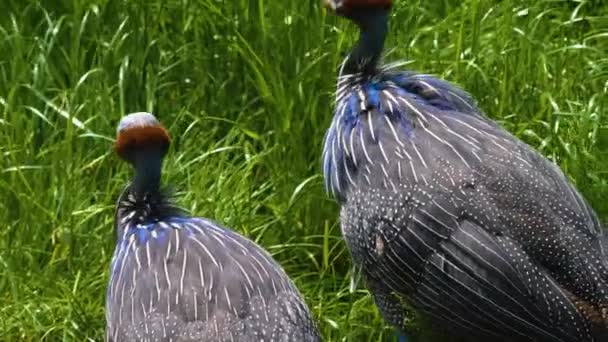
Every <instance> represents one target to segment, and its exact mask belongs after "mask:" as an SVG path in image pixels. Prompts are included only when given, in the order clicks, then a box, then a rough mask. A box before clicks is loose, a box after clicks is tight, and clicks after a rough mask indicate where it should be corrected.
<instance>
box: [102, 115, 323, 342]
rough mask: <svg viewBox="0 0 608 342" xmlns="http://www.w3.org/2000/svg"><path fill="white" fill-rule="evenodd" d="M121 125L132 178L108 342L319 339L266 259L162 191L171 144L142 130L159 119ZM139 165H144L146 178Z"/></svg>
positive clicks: (122, 210) (123, 205)
mask: <svg viewBox="0 0 608 342" xmlns="http://www.w3.org/2000/svg"><path fill="white" fill-rule="evenodd" d="M124 122H126V123H127V124H126V125H123V126H127V127H121V126H119V139H118V140H117V151H118V152H119V154H120V155H121V156H122V157H123V158H125V159H127V160H129V161H133V162H134V165H135V166H136V176H135V179H134V181H133V183H131V184H130V185H129V186H128V187H127V188H126V189H125V190H124V192H123V193H122V195H121V196H120V198H119V200H118V203H117V211H116V223H115V228H116V234H117V236H116V238H117V242H116V249H115V252H114V257H113V259H112V266H111V274H110V282H109V286H108V290H107V300H106V319H107V326H106V340H108V341H113V342H119V341H167V342H168V341H176V342H177V341H184V342H185V341H214V342H215V341H218V342H219V341H320V336H319V334H318V331H317V329H316V327H315V323H314V321H313V319H312V315H311V313H310V311H309V309H308V307H307V306H306V304H305V302H304V300H303V299H302V298H301V296H300V294H299V292H298V290H297V288H296V287H295V285H294V284H293V282H292V281H291V280H290V279H289V278H288V276H287V275H286V274H285V272H284V271H283V269H282V268H281V266H280V265H279V264H278V263H277V262H276V261H274V260H273V258H272V257H271V256H270V255H269V254H268V253H267V252H266V251H264V250H263V249H262V248H261V247H259V246H258V245H256V244H255V243H254V242H252V241H251V240H249V239H247V238H245V237H243V236H241V235H239V234H237V233H235V232H233V231H231V230H230V229H228V228H225V227H223V226H221V225H220V224H218V223H216V222H213V221H211V220H208V219H204V218H197V217H191V216H188V215H186V214H185V213H184V212H183V211H182V210H180V209H178V208H176V207H175V206H174V205H173V203H172V202H171V201H170V200H169V197H168V196H167V195H166V194H164V193H163V192H162V191H161V190H159V189H158V181H159V179H160V178H159V176H160V170H155V169H154V167H158V168H160V165H161V163H159V162H158V160H157V159H158V157H160V156H161V155H164V153H165V152H166V147H162V144H163V142H165V141H166V142H167V143H168V136H167V137H166V138H163V136H162V132H164V129H163V130H160V129H157V130H156V132H155V133H154V132H153V133H150V132H148V133H149V134H146V133H145V132H144V131H143V130H141V127H144V128H146V129H147V130H148V131H150V128H151V127H156V126H159V124H158V122H156V119H155V118H154V117H153V116H151V114H147V113H137V114H131V116H127V117H125V118H124V119H123V122H121V124H122V123H124ZM133 127H135V128H133ZM161 127H162V126H161ZM156 128H158V127H156ZM132 129H133V130H135V132H132V131H130V130H132ZM137 130H141V131H139V132H138V131H137ZM121 139H122V140H121ZM155 144H156V145H161V147H162V148H155ZM158 151H160V154H159V153H158ZM141 155H144V157H145V158H143V159H142V158H140V156H141ZM148 158H149V159H153V160H155V162H152V161H148ZM161 158H162V157H161ZM138 165H140V166H141V165H145V166H147V168H146V169H145V170H144V171H143V172H144V174H143V175H141V174H139V173H140V172H142V171H141V169H138Z"/></svg>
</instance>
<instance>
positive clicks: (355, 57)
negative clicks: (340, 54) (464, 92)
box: [343, 9, 389, 74]
mask: <svg viewBox="0 0 608 342" xmlns="http://www.w3.org/2000/svg"><path fill="white" fill-rule="evenodd" d="M388 15H389V11H388V10H384V9H382V10H372V12H366V13H356V14H355V15H353V17H352V19H353V21H354V22H355V23H356V24H357V26H359V32H360V33H359V41H358V42H357V44H356V45H355V47H354V48H353V50H352V52H351V53H350V54H349V56H348V59H347V60H346V64H345V66H344V70H343V72H344V73H346V74H355V73H361V72H362V73H373V72H375V69H376V66H377V64H378V60H379V59H380V55H381V54H382V50H383V49H384V41H385V40H386V35H387V33H388Z"/></svg>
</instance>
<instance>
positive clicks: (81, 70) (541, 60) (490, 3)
mask: <svg viewBox="0 0 608 342" xmlns="http://www.w3.org/2000/svg"><path fill="white" fill-rule="evenodd" d="M0 13H2V15H0V154H1V157H0V340H1V341H39V340H44V341H60V340H63V341H85V340H101V339H102V336H103V328H104V310H103V305H104V296H105V287H106V282H107V278H108V269H109V263H110V258H111V254H112V251H113V248H114V246H113V239H114V237H113V234H112V222H113V213H114V201H115V199H116V197H117V195H118V194H119V192H120V191H121V190H122V188H123V187H124V185H125V184H126V182H127V181H128V180H129V177H130V174H131V170H130V169H129V168H128V166H127V165H125V164H124V163H122V162H121V161H120V160H119V159H118V158H117V157H116V156H115V155H114V154H113V152H112V142H113V139H114V134H115V127H116V125H117V123H118V121H119V119H120V117H121V116H122V115H124V114H126V113H128V112H133V111H152V112H154V113H156V114H157V116H158V117H159V119H160V120H161V121H163V122H164V123H165V124H166V126H167V127H168V129H169V131H170V132H171V133H172V137H173V145H172V148H171V150H170V154H169V156H168V159H167V162H166V164H165V168H164V171H165V173H164V180H165V181H166V183H167V184H171V185H172V186H173V187H174V188H175V189H177V192H178V194H179V195H180V196H181V197H180V201H179V203H180V204H181V205H183V206H184V207H185V208H187V209H189V210H190V211H191V212H192V213H193V214H196V215H200V216H206V217H210V218H214V219H216V220H218V221H220V222H223V223H224V224H226V225H228V226H230V227H234V229H235V230H237V231H239V232H241V233H243V234H244V235H246V236H248V237H250V238H252V239H254V240H256V241H258V242H259V243H260V244H262V245H263V246H265V247H266V248H267V249H268V250H269V251H270V252H271V253H272V254H273V255H274V256H275V258H276V259H277V260H279V261H280V262H281V263H282V264H283V265H284V267H285V269H286V270H287V271H288V273H289V274H290V275H291V276H292V278H293V279H295V281H296V283H297V285H298V286H299V288H300V289H301V291H302V292H303V294H304V295H305V296H306V299H307V302H308V303H309V305H310V306H311V308H312V310H313V312H314V314H315V316H316V318H317V320H318V322H319V324H320V327H321V329H322V332H323V334H324V336H325V338H326V340H327V341H382V340H391V339H392V338H393V330H392V329H391V328H390V327H387V326H385V325H384V323H383V321H382V319H381V318H380V316H379V314H378V312H377V311H376V309H375V308H374V306H373V304H372V301H371V299H370V297H369V296H368V294H367V292H366V291H365V290H364V289H363V286H362V284H361V283H356V282H351V264H350V258H349V255H348V251H347V250H346V247H345V245H344V243H343V242H342V240H341V238H340V230H339V226H338V223H337V214H338V211H337V206H336V205H335V203H334V202H333V201H332V200H331V199H330V198H328V197H327V196H326V195H325V193H324V189H323V185H322V177H321V175H320V169H321V168H320V156H321V148H322V141H323V136H324V132H325V129H326V128H327V127H328V125H329V122H330V119H331V110H332V100H333V97H332V93H333V91H334V84H335V82H334V79H335V71H336V66H337V65H338V63H339V62H340V61H341V59H342V58H343V56H344V54H345V53H346V52H347V51H348V47H349V46H350V45H351V44H352V42H353V40H354V39H355V37H356V30H355V29H354V28H353V27H351V26H350V25H348V24H347V23H346V22H344V21H342V20H338V19H336V18H334V17H330V16H327V15H326V14H325V13H324V12H323V10H321V8H320V0H284V1H268V0H224V1H221V0H180V1H176V0H165V1H160V0H149V1H143V0H133V1H123V0H93V1H89V0H86V1H85V0H54V1H50V0H49V1H35V0H32V1H21V0H2V1H1V2H0ZM387 46H388V47H389V48H391V51H390V52H389V54H388V56H387V60H396V59H405V60H408V61H411V64H409V65H408V68H410V69H413V70H419V71H423V72H425V73H431V74H435V75H439V76H441V77H443V78H445V79H448V80H450V81H453V82H456V83H458V84H460V85H462V86H463V87H464V88H465V89H467V90H468V91H470V92H471V93H472V94H473V95H474V97H475V98H477V99H478V101H479V103H480V106H481V107H482V108H483V109H484V111H485V112H486V113H487V114H488V115H489V116H490V117H492V118H494V119H496V120H498V121H500V123H501V124H503V125H504V126H505V127H506V128H507V129H508V130H510V131H511V132H514V133H515V134H516V135H517V136H519V137H521V138H522V139H524V140H525V141H526V142H528V143H529V144H531V145H532V146H534V147H536V148H538V149H539V150H540V151H542V153H544V154H545V155H546V156H548V157H549V158H551V159H553V160H555V161H556V162H557V163H558V164H559V165H560V167H561V168H562V169H563V170H565V172H566V173H567V174H568V175H569V176H570V177H571V179H572V181H573V182H575V183H576V185H577V187H578V188H579V189H580V190H581V191H582V192H583V193H584V195H585V197H586V198H587V199H588V200H589V201H590V202H591V203H592V205H593V207H594V208H595V209H596V210H597V212H598V214H599V216H600V217H601V219H602V220H603V222H608V201H607V200H606V198H608V3H605V2H604V3H603V2H602V1H591V0H589V1H584V0H581V1H561V0H537V1H514V0H503V1H498V0H463V1H460V0H441V1H439V0H438V1H399V2H397V5H396V8H395V11H394V17H393V18H392V22H391V34H390V39H389V41H388V43H387Z"/></svg>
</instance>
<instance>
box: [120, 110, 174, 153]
mask: <svg viewBox="0 0 608 342" xmlns="http://www.w3.org/2000/svg"><path fill="white" fill-rule="evenodd" d="M169 142H170V140H169V134H168V133H167V130H166V129H165V127H163V126H162V125H161V124H160V122H158V120H156V117H154V115H152V114H150V113H143V112H140V113H132V114H129V115H127V116H125V117H123V118H122V120H120V123H119V124H118V128H117V130H116V144H115V146H114V148H115V150H116V153H118V155H119V156H120V157H121V158H123V159H125V160H127V161H132V160H133V156H134V154H136V153H137V152H138V151H143V150H158V151H160V152H161V153H162V154H163V155H164V154H165V153H166V152H167V149H168V148H169Z"/></svg>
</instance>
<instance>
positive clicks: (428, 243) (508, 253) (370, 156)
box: [323, 0, 608, 341]
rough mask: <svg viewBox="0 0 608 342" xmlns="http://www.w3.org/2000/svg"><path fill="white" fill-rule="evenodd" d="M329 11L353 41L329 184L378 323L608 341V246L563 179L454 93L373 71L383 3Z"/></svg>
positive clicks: (500, 337)
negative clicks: (351, 25)
mask: <svg viewBox="0 0 608 342" xmlns="http://www.w3.org/2000/svg"><path fill="white" fill-rule="evenodd" d="M328 2H329V3H330V7H331V8H332V9H333V10H335V11H336V12H337V13H339V14H342V15H344V16H346V17H347V18H349V19H351V20H353V21H355V22H356V23H357V24H358V25H359V27H360V29H361V30H362V33H361V39H360V41H359V43H358V44H357V46H356V47H355V48H354V49H353V52H352V53H351V54H350V55H349V56H348V57H347V59H346V61H345V62H344V64H343V66H342V68H341V72H340V74H339V78H338V85H337V89H338V90H337V93H336V110H335V115H334V119H333V121H332V124H331V127H330V128H329V130H328V132H327V135H326V141H325V148H324V151H323V169H324V175H325V181H326V186H327V189H328V191H329V192H330V193H332V194H334V195H335V197H336V198H337V199H338V201H339V202H340V205H341V212H340V221H341V227H342V233H343V235H344V238H345V240H346V242H347V245H348V246H349V249H350V251H351V254H352V256H353V259H354V262H355V264H357V265H360V266H361V268H362V272H363V275H364V278H365V280H366V284H367V287H368V288H369V290H370V292H371V294H372V296H373V297H374V299H375V302H376V304H377V305H378V307H379V309H380V311H381V313H382V315H383V316H384V318H385V319H386V320H387V321H388V322H389V323H391V324H392V325H394V326H396V327H398V328H400V329H402V330H407V327H406V324H405V322H406V319H407V317H406V311H407V309H406V307H407V306H409V305H411V306H413V307H414V308H415V309H416V310H417V311H419V312H422V313H424V314H427V315H429V316H430V317H431V318H432V319H433V320H434V321H436V322H438V323H440V324H441V325H442V326H444V327H448V328H450V332H451V333H452V334H453V336H460V337H464V338H467V340H468V341H471V340H476V341H490V340H491V341H604V340H605V338H608V258H607V257H606V251H605V250H604V247H602V245H601V240H602V239H603V238H604V237H603V236H602V231H601V228H600V224H599V221H598V219H597V217H596V215H595V213H594V212H593V210H592V209H591V208H590V206H589V205H588V204H587V203H586V202H585V200H584V199H583V198H582V197H581V195H580V194H579V193H578V191H576V189H575V188H574V187H573V186H572V185H571V184H570V182H569V181H568V180H567V178H566V177H565V176H564V174H563V173H562V172H561V171H560V170H559V169H558V168H557V167H556V166H555V165H554V164H552V163H551V162H549V161H548V160H547V159H545V158H544V157H543V156H541V155H540V154H539V153H538V152H536V151H534V150H533V149H532V148H531V147H529V146H528V145H526V144H525V143H523V142H521V141H520V140H518V139H517V138H515V137H514V136H513V135H511V134H510V133H508V132H507V131H505V130H504V129H502V128H501V127H500V126H499V125H498V124H496V123H495V122H493V121H492V120H490V119H488V118H486V117H485V116H484V115H483V114H482V112H481V110H479V109H478V107H477V105H476V104H475V102H474V101H473V99H472V98H471V97H470V95H468V94H467V93H466V92H464V91H463V90H461V89H459V88H458V87H456V86H454V85H452V84H450V83H448V82H445V81H442V80H439V79H437V78H434V77H431V76H428V75H422V74H416V73H413V72H405V71H400V70H399V65H396V64H395V65H387V66H379V65H378V64H377V60H378V56H379V54H380V52H381V50H382V46H380V47H378V46H377V45H378V43H377V41H378V40H380V41H382V42H383V41H384V36H383V35H382V32H386V30H385V29H384V28H383V27H384V26H385V25H386V18H387V16H386V15H381V13H382V12H385V13H386V11H388V8H389V7H390V1H369V3H367V4H366V3H365V0H350V1H348V0H344V1H331V0H329V1H328ZM378 3H381V5H382V6H380V7H378V6H377V4H378ZM387 3H388V6H387ZM379 13H380V14H379ZM375 26H378V27H381V28H380V29H373V27H375ZM370 32H371V34H372V37H371V38H370V37H369V34H370ZM374 32H376V33H375V34H374ZM377 32H380V33H377ZM367 40H370V41H374V43H373V44H366V41H367ZM404 303H407V305H405V304H404Z"/></svg>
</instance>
